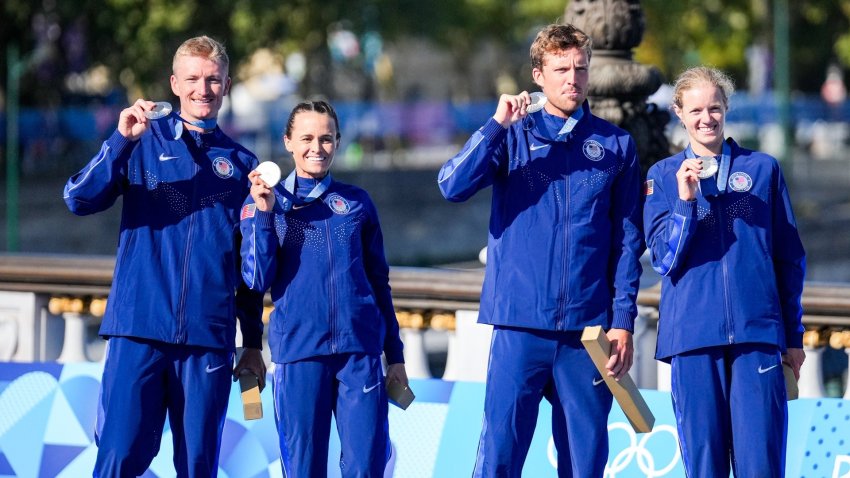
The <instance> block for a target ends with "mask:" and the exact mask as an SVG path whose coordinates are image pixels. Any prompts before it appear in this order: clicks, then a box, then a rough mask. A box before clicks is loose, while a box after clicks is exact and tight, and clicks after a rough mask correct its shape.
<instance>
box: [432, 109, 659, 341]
mask: <svg viewBox="0 0 850 478" xmlns="http://www.w3.org/2000/svg"><path fill="white" fill-rule="evenodd" d="M582 108H583V115H582V117H581V119H579V121H578V123H577V124H576V125H575V126H574V128H573V129H572V131H571V132H570V133H568V134H566V135H558V134H557V131H556V132H555V133H554V134H553V132H552V131H551V128H547V126H546V124H545V122H546V121H548V120H547V119H546V118H544V115H548V113H546V112H545V111H539V112H536V113H532V114H530V115H528V116H527V117H525V118H523V119H522V120H521V121H518V122H516V123H514V124H513V125H511V126H510V127H509V128H507V129H506V128H503V127H502V126H501V125H500V124H499V123H498V122H497V121H496V120H494V119H492V118H491V119H490V120H489V121H488V122H487V123H486V124H485V125H484V126H483V127H482V128H481V129H479V130H478V131H477V132H475V133H474V134H473V135H472V137H471V138H470V139H469V141H467V143H466V145H465V146H464V147H463V149H462V150H461V151H460V153H458V155H457V156H455V157H454V158H452V159H451V160H449V161H448V162H447V163H446V164H445V165H444V166H443V167H442V169H441V170H440V173H439V177H438V182H439V186H440V190H441V191H442V193H443V196H445V197H446V199H448V200H450V201H464V200H466V199H468V198H469V197H471V196H472V195H473V194H475V193H476V192H477V191H478V190H480V189H483V188H485V187H487V186H491V185H492V186H493V199H492V207H491V213H490V231H489V237H488V240H487V268H486V273H485V278H484V286H483V290H482V293H481V309H480V312H479V319H478V321H479V322H481V323H486V324H493V325H507V326H515V327H525V328H532V329H543V330H572V331H575V330H582V329H583V328H584V327H585V326H589V325H601V326H603V327H604V328H605V329H608V328H610V327H615V328H620V329H626V330H629V331H632V330H633V328H634V318H635V317H636V316H637V306H636V305H635V300H636V298H637V291H638V280H639V278H640V272H641V266H640V262H639V259H640V255H641V253H642V252H643V250H644V245H643V235H642V232H641V223H640V214H641V201H640V169H639V166H638V158H637V154H636V152H635V145H634V141H633V140H632V138H631V136H629V134H628V133H626V132H625V131H623V130H622V129H620V128H617V127H616V126H614V125H612V124H611V123H608V122H607V121H605V120H602V119H600V118H598V117H596V116H593V115H591V113H590V108H589V106H588V105H587V103H586V102H585V104H584V105H583V106H582ZM562 122H563V121H562Z"/></svg>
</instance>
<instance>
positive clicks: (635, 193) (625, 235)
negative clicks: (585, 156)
mask: <svg viewBox="0 0 850 478" xmlns="http://www.w3.org/2000/svg"><path fill="white" fill-rule="evenodd" d="M623 159H624V167H623V170H622V171H621V172H620V174H619V175H618V177H617V179H616V180H615V184H614V185H613V198H612V204H611V225H612V233H613V237H612V240H611V248H612V249H611V262H610V264H611V266H610V267H611V268H612V269H613V271H612V274H611V276H612V277H613V278H614V284H613V285H614V304H613V311H614V317H613V321H612V323H611V327H613V328H617V329H625V330H628V331H633V330H634V321H635V317H637V293H638V288H639V284H640V273H641V265H640V256H641V254H643V250H644V242H643V232H642V227H641V218H640V215H641V200H640V164H639V163H638V157H637V152H636V148H635V144H634V140H632V138H631V137H629V138H628V140H627V144H626V147H625V157H624V158H623Z"/></svg>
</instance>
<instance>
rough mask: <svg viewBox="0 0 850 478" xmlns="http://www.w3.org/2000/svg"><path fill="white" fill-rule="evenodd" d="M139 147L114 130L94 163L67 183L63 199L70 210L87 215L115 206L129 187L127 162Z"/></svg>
mask: <svg viewBox="0 0 850 478" xmlns="http://www.w3.org/2000/svg"><path fill="white" fill-rule="evenodd" d="M137 144H138V141H131V140H129V139H127V138H125V137H124V136H123V135H122V134H121V133H119V132H118V130H115V132H114V133H112V136H110V137H109V139H107V140H106V141H104V142H103V145H102V146H101V147H100V151H98V153H97V154H96V155H95V156H94V157H93V158H92V159H91V161H89V163H88V164H87V165H86V166H85V167H84V168H83V169H82V170H81V171H80V172H78V173H77V174H75V175H73V176H71V178H70V179H68V182H67V183H66V184H65V190H64V192H63V199H64V200H65V204H67V205H68V209H70V210H71V212H73V213H74V214H76V215H78V216H85V215H87V214H93V213H96V212H100V211H103V210H105V209H108V208H109V207H110V206H112V205H113V204H114V203H115V200H116V199H118V196H120V195H121V194H123V193H124V191H125V190H126V188H127V162H128V161H129V159H130V155H131V153H132V152H133V149H134V148H135V147H136V145H137Z"/></svg>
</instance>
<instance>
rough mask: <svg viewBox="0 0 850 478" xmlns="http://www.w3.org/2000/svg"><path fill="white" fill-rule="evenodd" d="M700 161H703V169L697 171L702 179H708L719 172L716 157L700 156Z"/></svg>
mask: <svg viewBox="0 0 850 478" xmlns="http://www.w3.org/2000/svg"><path fill="white" fill-rule="evenodd" d="M697 159H699V160H700V161H702V170H701V171H700V172H699V173H697V177H698V178H700V179H708V178H710V177H712V176H714V174H715V173H716V172H717V160H716V159H714V157H713V156H700V157H699V158H697Z"/></svg>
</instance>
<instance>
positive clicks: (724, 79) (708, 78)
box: [673, 66, 735, 110]
mask: <svg viewBox="0 0 850 478" xmlns="http://www.w3.org/2000/svg"><path fill="white" fill-rule="evenodd" d="M703 83H707V84H709V85H712V86H714V87H715V88H717V89H718V90H720V93H721V95H722V96H723V98H722V100H723V106H724V107H725V108H726V109H727V110H728V109H729V98H731V97H732V93H734V92H735V83H734V82H733V81H732V78H730V77H729V75H727V74H726V73H724V72H722V71H720V70H718V69H717V68H711V67H708V66H695V67H693V68H688V69H687V70H685V71H683V72H682V74H681V75H679V77H678V78H676V83H675V84H674V85H673V105H674V106H675V107H676V108H682V94H683V93H684V92H685V91H686V90H690V89H692V88H695V87H696V86H697V85H700V84H703Z"/></svg>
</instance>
